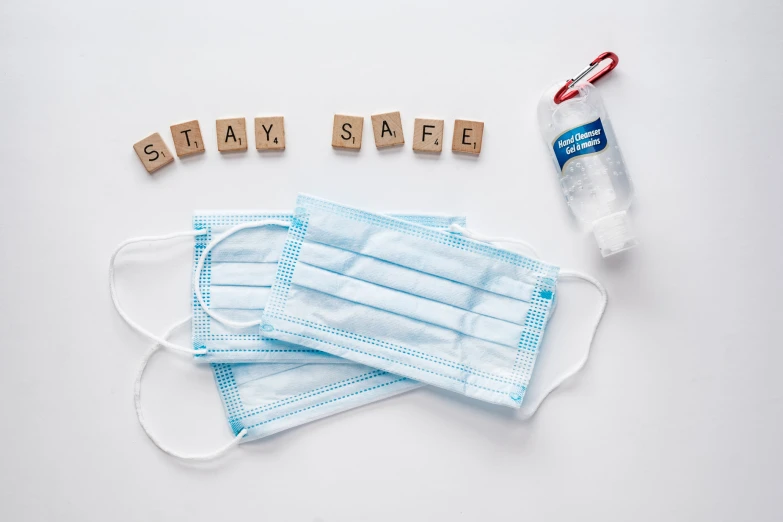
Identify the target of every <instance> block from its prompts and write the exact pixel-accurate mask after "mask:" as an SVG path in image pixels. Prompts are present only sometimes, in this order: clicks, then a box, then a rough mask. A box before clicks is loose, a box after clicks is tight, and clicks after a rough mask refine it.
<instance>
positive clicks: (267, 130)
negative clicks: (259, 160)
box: [256, 116, 285, 150]
mask: <svg viewBox="0 0 783 522" xmlns="http://www.w3.org/2000/svg"><path fill="white" fill-rule="evenodd" d="M256 149H257V150H283V149H285V127H284V126H283V117H282V116H270V117H267V118H256Z"/></svg>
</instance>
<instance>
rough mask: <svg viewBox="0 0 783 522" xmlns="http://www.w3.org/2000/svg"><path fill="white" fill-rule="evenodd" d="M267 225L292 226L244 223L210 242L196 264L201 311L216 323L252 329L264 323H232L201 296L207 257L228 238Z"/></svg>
mask: <svg viewBox="0 0 783 522" xmlns="http://www.w3.org/2000/svg"><path fill="white" fill-rule="evenodd" d="M267 225H278V226H281V227H285V228H288V227H290V226H291V224H290V223H289V222H288V221H282V220H279V219H264V220H262V221H252V222H250V223H243V224H241V225H237V226H235V227H232V228H230V229H228V230H226V231H225V232H223V233H222V234H220V235H219V236H218V237H216V238H214V239H213V240H212V241H210V242H209V244H208V245H207V247H206V248H205V249H204V251H203V252H202V253H201V257H199V259H198V263H197V264H196V273H195V274H194V275H193V288H194V290H195V293H196V299H197V300H198V304H199V305H200V306H201V309H202V310H204V312H206V314H207V315H208V316H210V317H211V318H212V319H214V320H215V321H219V322H221V323H223V324H224V325H226V326H231V327H233V328H250V327H252V326H258V325H260V324H262V323H263V322H264V321H263V320H262V319H256V320H254V321H245V322H241V321H232V320H231V319H228V318H226V317H223V316H221V315H219V314H216V313H215V312H213V311H212V310H210V309H209V308H208V307H207V304H206V303H205V302H204V297H203V296H202V295H201V281H200V279H201V271H202V270H203V269H204V262H205V261H206V259H207V255H209V253H210V252H211V251H212V249H213V248H215V247H216V246H217V245H218V244H219V243H220V242H221V241H223V240H224V239H226V238H227V237H229V236H231V235H233V234H236V233H237V232H239V231H240V230H245V229H247V228H257V227H263V226H267Z"/></svg>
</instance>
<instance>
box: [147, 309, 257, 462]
mask: <svg viewBox="0 0 783 522" xmlns="http://www.w3.org/2000/svg"><path fill="white" fill-rule="evenodd" d="M189 322H190V317H186V318H185V319H183V320H181V321H178V322H177V323H175V324H174V325H173V326H171V327H169V329H168V331H166V333H165V334H163V338H164V339H165V340H167V339H168V338H169V337H170V336H171V335H172V334H173V333H174V332H175V331H176V330H178V329H179V328H180V327H182V326H183V325H185V324H187V323H189ZM161 346H162V345H161V344H160V343H158V344H154V345H152V346H151V347H150V349H149V350H147V352H146V353H145V354H144V357H142V359H141V366H140V367H139V370H138V372H137V373H136V379H135V380H134V382H133V402H134V404H135V406H136V416H137V417H138V419H139V424H140V425H141V428H142V429H143V430H144V433H146V434H147V437H149V439H150V440H151V441H152V443H153V444H155V446H157V447H158V449H160V450H161V451H163V452H164V453H167V454H168V455H171V456H172V457H176V458H178V459H182V460H190V461H204V460H211V459H215V458H217V457H220V456H221V455H224V454H225V453H227V452H228V451H229V450H231V449H232V448H233V447H234V446H236V445H237V444H239V443H240V441H241V440H242V437H244V436H245V435H246V434H247V428H242V430H240V431H239V433H237V435H236V437H234V438H233V439H232V440H231V441H230V442H228V443H227V444H225V445H223V446H221V447H220V448H218V449H216V450H214V451H210V452H208V453H201V454H187V453H179V452H177V451H174V450H172V449H171V448H169V447H167V446H166V445H164V444H163V443H162V442H161V441H160V440H159V439H158V437H157V436H155V435H153V434H152V431H150V428H149V426H148V425H147V421H146V420H145V419H144V412H143V411H142V407H141V380H142V377H143V376H144V370H145V369H146V368H147V363H149V361H150V359H151V358H152V356H153V355H154V354H155V352H157V351H158V349H159V348H160V347H161ZM190 351H191V352H192V350H190Z"/></svg>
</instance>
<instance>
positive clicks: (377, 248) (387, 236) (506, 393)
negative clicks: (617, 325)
mask: <svg viewBox="0 0 783 522" xmlns="http://www.w3.org/2000/svg"><path fill="white" fill-rule="evenodd" d="M464 221H465V220H464V218H449V217H439V216H396V217H390V216H387V215H382V214H375V213H372V212H366V211H362V210H358V209H355V208H351V207H347V206H344V205H338V204H335V203H331V202H328V201H325V200H322V199H318V198H313V197H310V196H300V197H299V198H298V200H297V207H296V210H295V212H294V214H293V215H291V214H286V213H271V214H268V213H252V212H250V213H225V212H223V213H200V214H197V215H196V216H195V218H194V229H195V230H189V231H186V232H179V233H174V234H168V235H165V236H155V237H143V238H133V239H130V240H127V241H125V242H124V243H123V244H121V245H120V246H119V247H118V248H117V250H116V251H115V253H114V254H113V256H112V259H111V262H110V269H109V281H110V289H111V295H112V299H113V302H114V305H115V307H116V308H117V311H118V313H119V314H120V315H121V316H122V318H123V319H125V321H126V322H127V323H128V324H129V325H130V326H131V327H132V328H133V329H134V330H136V331H138V332H139V333H141V334H143V335H144V336H146V337H147V338H149V339H152V340H154V341H155V342H156V345H155V346H154V347H153V348H152V349H151V350H150V351H149V352H148V353H147V355H146V356H145V357H144V360H143V364H142V366H141V369H140V370H139V372H138V374H137V378H136V386H135V398H136V409H137V414H138V416H139V422H140V423H141V425H142V427H143V428H144V430H145V432H146V433H147V435H148V436H149V437H150V439H151V440H152V441H153V442H154V443H155V444H156V445H157V446H158V447H159V448H160V449H161V450H163V451H165V452H167V453H169V454H171V455H174V456H177V457H180V458H187V459H206V458H214V457H215V456H218V455H220V454H222V453H224V452H225V451H227V450H228V449H230V448H231V447H233V446H234V445H236V444H237V443H239V442H246V441H249V440H253V439H257V438H260V437H263V436H266V435H269V434H271V433H275V432H278V431H281V430H284V429H286V428H290V427H293V426H297V425H300V424H303V423H306V422H309V421H311V420H315V419H317V418H320V417H324V416H326V415H331V414H333V413H337V412H340V411H345V410H347V409H350V408H354V407H356V406H359V405H362V404H367V403H369V402H373V401H376V400H379V399H382V398H384V397H388V396H391V395H394V394H397V393H402V392H404V391H407V390H410V389H413V388H415V387H418V386H420V385H421V384H420V383H429V384H433V385H436V386H440V387H442V388H446V389H449V390H453V391H456V392H459V393H462V394H465V395H468V396H470V397H475V398H478V399H481V400H484V401H488V402H493V403H498V404H503V405H507V406H512V407H519V406H520V404H521V403H522V400H523V398H524V396H525V392H526V390H527V386H528V382H529V380H530V377H531V374H532V372H533V366H534V364H535V362H536V357H537V355H538V351H539V347H540V344H541V340H542V338H543V335H544V330H545V327H546V325H547V322H548V320H549V317H550V315H551V313H552V311H553V308H554V302H555V290H556V286H557V280H558V279H563V278H578V279H582V280H585V281H587V282H589V283H591V284H593V285H594V286H595V287H596V288H597V289H598V290H599V292H600V294H601V297H602V305H601V309H600V313H599V315H598V317H597V320H596V322H595V325H594V327H593V330H592V337H591V340H590V344H592V339H593V338H594V336H595V332H596V328H597V327H598V324H599V322H600V319H601V317H602V315H603V312H604V310H605V307H606V302H607V296H606V291H605V290H604V289H603V286H602V285H601V284H600V283H599V282H598V281H596V280H595V279H594V278H592V277H590V276H587V275H584V274H580V273H577V272H567V271H561V270H559V269H558V268H557V267H555V266H553V265H550V264H547V263H543V262H540V261H538V260H537V259H533V258H529V257H526V256H523V255H520V254H518V253H515V252H512V251H508V250H503V249H500V248H496V247H495V246H492V245H491V244H488V242H508V241H511V242H519V241H516V240H509V239H508V238H489V237H482V236H478V235H477V234H475V233H473V232H471V231H469V230H467V229H464V228H462V225H464ZM445 229H448V230H449V231H446V230H445ZM454 232H457V233H454ZM183 236H191V237H195V238H196V245H195V250H194V268H193V274H194V285H193V287H194V293H193V348H188V347H183V346H180V345H177V344H175V343H172V342H170V341H169V340H168V338H167V336H168V335H169V334H166V336H164V337H159V336H157V335H156V334H154V333H152V332H150V331H148V330H146V329H144V328H143V327H142V326H141V325H139V324H138V323H136V322H135V321H133V319H132V318H130V317H129V316H128V314H127V313H126V312H125V311H124V310H123V309H122V307H121V306H120V304H119V300H118V297H117V293H116V289H115V283H114V263H115V259H116V257H117V254H118V253H119V252H120V251H121V250H122V249H123V248H125V247H126V246H128V245H130V244H133V243H138V242H149V241H162V240H169V239H173V238H176V237H183ZM471 237H472V238H475V239H479V240H480V241H475V240H473V239H471ZM521 243H523V244H524V242H521ZM528 246H529V245H528ZM180 324H182V323H180ZM170 332H171V330H170ZM170 332H169V333H170ZM590 344H588V350H587V351H586V352H585V354H584V357H583V358H582V360H581V361H580V362H579V363H578V364H577V365H576V366H575V367H572V368H571V369H570V370H569V371H568V372H566V373H564V374H563V375H561V377H560V378H559V379H557V380H556V381H554V382H553V383H552V384H551V385H550V386H549V387H548V388H547V390H546V391H545V393H543V395H542V396H541V397H540V398H539V399H538V402H537V403H536V404H535V405H534V406H533V407H532V410H531V414H532V412H534V411H535V410H536V409H537V408H538V405H540V404H541V401H542V400H543V398H545V397H546V396H547V395H548V394H549V393H550V392H551V391H552V390H554V389H555V388H557V387H558V386H559V385H560V384H561V383H562V382H564V381H565V380H566V379H567V378H568V377H570V376H571V375H573V374H575V373H576V372H578V371H579V370H580V369H581V368H582V367H583V366H584V364H585V362H586V361H587V357H588V355H589V347H590ZM161 346H165V347H167V348H170V349H172V350H177V351H183V352H187V353H192V354H195V359H196V360H197V361H200V362H209V363H212V368H213V370H214V374H215V379H216V381H217V384H218V388H219V390H220V392H221V396H222V399H223V403H224V405H225V409H226V414H227V416H228V420H229V424H230V426H231V428H232V430H233V431H234V433H235V435H236V436H235V438H234V439H233V440H232V441H231V442H230V443H228V444H227V445H226V446H224V447H223V448H220V449H218V450H217V451H214V452H212V453H209V454H206V455H181V454H178V453H176V452H174V451H172V450H170V449H168V448H167V447H166V446H165V445H164V444H162V443H161V442H160V441H159V440H158V439H157V438H156V437H155V436H154V435H153V434H152V433H151V432H150V431H149V428H148V427H147V425H146V422H145V421H144V418H143V413H142V409H141V395H140V393H141V392H140V384H141V379H142V375H143V372H144V368H145V367H146V364H147V361H148V360H149V357H150V356H151V355H152V354H153V353H154V352H155V350H156V349H157V348H158V347H161ZM528 402H529V401H528ZM526 404H527V403H526Z"/></svg>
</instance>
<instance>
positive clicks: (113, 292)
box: [109, 230, 207, 354]
mask: <svg viewBox="0 0 783 522" xmlns="http://www.w3.org/2000/svg"><path fill="white" fill-rule="evenodd" d="M206 233H207V231H206V230H187V231H184V232H174V233H172V234H166V235H163V236H142V237H133V238H131V239H128V240H126V241H123V242H122V243H120V245H119V246H118V247H117V248H116V249H115V250H114V253H113V254H112V255H111V259H110V260H109V292H111V300H112V302H113V303H114V308H115V309H116V310H117V313H118V314H120V317H122V318H123V319H124V320H125V322H126V323H128V326H130V327H131V328H133V329H134V330H136V331H137V332H139V333H140V334H141V335H143V336H144V337H146V338H147V339H150V340H151V341H154V342H156V343H157V344H159V345H161V346H165V347H166V348H171V349H172V350H176V351H178V352H183V353H188V354H204V353H206V352H207V351H206V349H201V350H194V349H193V348H190V347H187V346H181V345H179V344H174V343H172V342H169V341H167V340H166V339H164V338H162V337H158V336H157V335H155V334H154V333H152V332H150V331H149V330H147V329H145V328H144V327H142V326H141V325H140V324H138V323H137V322H136V321H134V320H133V319H131V318H130V316H129V315H128V314H127V313H126V312H125V310H124V309H123V308H122V306H120V300H119V298H118V297H117V288H116V287H115V283H114V264H115V262H116V260H117V254H119V253H120V251H121V250H122V249H123V248H125V247H126V246H128V245H132V244H134V243H143V242H146V241H166V240H169V239H175V238H178V237H195V236H201V235H204V234H206Z"/></svg>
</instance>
